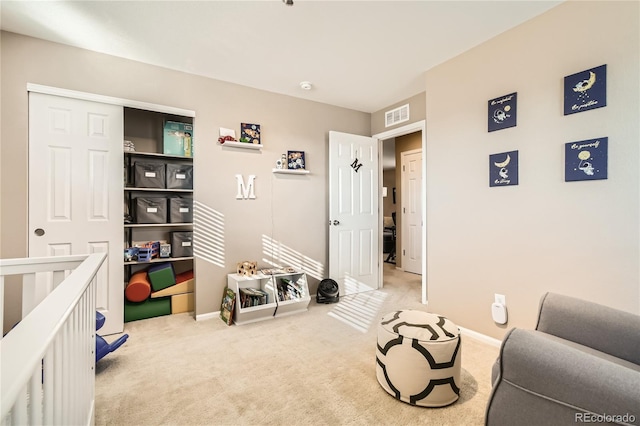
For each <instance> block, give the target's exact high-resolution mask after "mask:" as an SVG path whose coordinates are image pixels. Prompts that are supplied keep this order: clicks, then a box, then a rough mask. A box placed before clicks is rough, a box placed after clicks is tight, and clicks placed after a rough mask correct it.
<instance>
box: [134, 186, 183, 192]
mask: <svg viewBox="0 0 640 426" xmlns="http://www.w3.org/2000/svg"><path fill="white" fill-rule="evenodd" d="M124 190H125V191H136V192H186V193H193V189H167V188H133V187H126V188H125V189H124Z"/></svg>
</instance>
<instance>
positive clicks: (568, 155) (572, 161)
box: [564, 137, 609, 182]
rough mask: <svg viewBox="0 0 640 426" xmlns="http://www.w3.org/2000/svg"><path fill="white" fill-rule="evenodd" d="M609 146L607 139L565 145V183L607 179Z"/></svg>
mask: <svg viewBox="0 0 640 426" xmlns="http://www.w3.org/2000/svg"><path fill="white" fill-rule="evenodd" d="M608 145H609V138H606V137H605V138H597V139H588V140H584V141H578V142H569V143H567V144H565V145H564V163H565V166H564V180H565V182H573V181H579V180H597V179H607V160H608Z"/></svg>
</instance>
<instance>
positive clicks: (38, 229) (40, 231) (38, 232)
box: [33, 228, 44, 237]
mask: <svg viewBox="0 0 640 426" xmlns="http://www.w3.org/2000/svg"><path fill="white" fill-rule="evenodd" d="M33 233H34V234H36V236H37V237H42V236H43V235H44V229H42V228H37V229H36V230H35V231H33Z"/></svg>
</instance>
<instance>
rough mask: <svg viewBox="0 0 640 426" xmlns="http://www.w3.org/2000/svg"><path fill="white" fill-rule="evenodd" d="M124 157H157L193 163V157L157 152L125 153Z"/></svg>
mask: <svg viewBox="0 0 640 426" xmlns="http://www.w3.org/2000/svg"><path fill="white" fill-rule="evenodd" d="M124 155H131V156H136V157H156V158H163V159H171V160H189V161H193V157H184V156H181V155H171V154H159V153H156V152H138V151H124Z"/></svg>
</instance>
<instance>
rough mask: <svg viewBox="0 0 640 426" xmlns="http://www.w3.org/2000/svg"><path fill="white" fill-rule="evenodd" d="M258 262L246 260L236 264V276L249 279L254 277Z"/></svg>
mask: <svg viewBox="0 0 640 426" xmlns="http://www.w3.org/2000/svg"><path fill="white" fill-rule="evenodd" d="M257 267H258V262H250V261H248V260H246V261H244V262H239V263H238V275H242V276H245V277H250V276H252V275H255V273H256V268H257Z"/></svg>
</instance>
